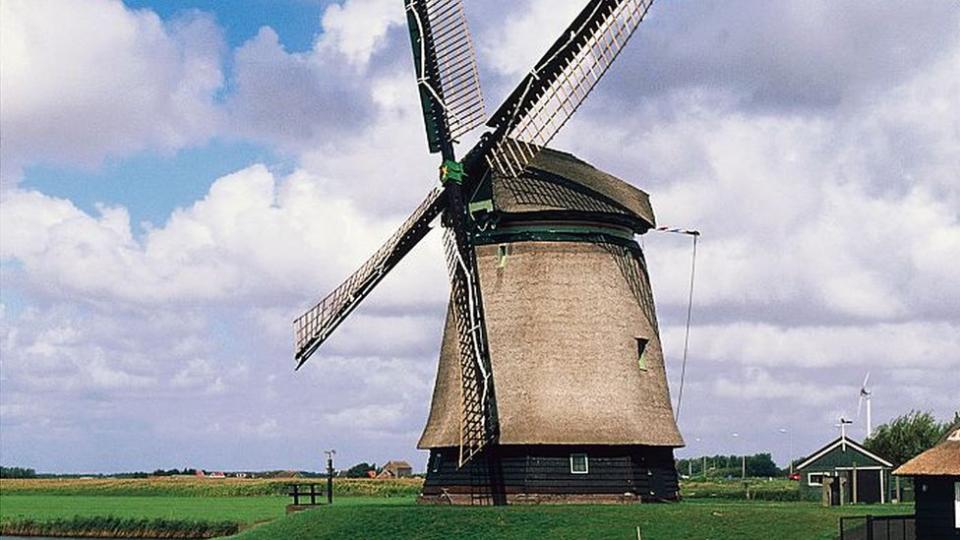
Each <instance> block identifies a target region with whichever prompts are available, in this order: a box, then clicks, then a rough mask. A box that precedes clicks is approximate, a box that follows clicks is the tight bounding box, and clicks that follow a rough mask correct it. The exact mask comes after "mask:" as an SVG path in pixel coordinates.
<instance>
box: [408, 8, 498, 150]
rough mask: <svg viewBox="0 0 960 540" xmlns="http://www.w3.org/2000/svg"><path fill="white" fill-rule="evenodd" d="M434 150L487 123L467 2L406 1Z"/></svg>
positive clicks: (420, 87)
mask: <svg viewBox="0 0 960 540" xmlns="http://www.w3.org/2000/svg"><path fill="white" fill-rule="evenodd" d="M404 5H405V6H406V10H407V26H408V27H409V29H410V40H411V43H412V45H413V57H414V65H415V68H416V71H417V86H418V87H419V89H420V101H421V104H422V107H423V115H424V122H425V123H426V128H427V141H428V144H429V146H430V151H431V152H439V151H441V149H442V148H443V147H444V146H445V145H449V144H452V143H453V142H454V141H456V139H457V138H458V137H459V136H460V135H463V134H464V133H467V132H468V131H470V130H472V129H473V128H475V127H477V126H479V125H481V124H483V123H484V121H485V119H486V112H485V110H484V105H483V93H482V92H481V90H480V72H479V70H478V69H477V59H476V53H475V52H474V47H473V39H472V38H471V36H470V29H469V27H468V26H467V17H466V14H465V13H464V10H463V3H462V2H461V0H405V1H404Z"/></svg>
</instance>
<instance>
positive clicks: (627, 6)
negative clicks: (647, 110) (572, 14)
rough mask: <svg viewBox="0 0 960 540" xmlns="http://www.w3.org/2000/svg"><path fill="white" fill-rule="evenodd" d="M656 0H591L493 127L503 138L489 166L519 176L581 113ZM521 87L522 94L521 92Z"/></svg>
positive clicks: (490, 156)
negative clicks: (582, 106)
mask: <svg viewBox="0 0 960 540" xmlns="http://www.w3.org/2000/svg"><path fill="white" fill-rule="evenodd" d="M652 3H653V0H619V1H617V0H599V1H595V2H591V3H590V4H592V5H588V6H587V7H586V8H585V9H584V11H583V12H582V13H581V16H579V17H578V19H581V18H583V16H584V15H586V18H585V19H584V20H582V22H581V24H580V26H579V27H576V28H573V29H570V30H569V33H568V34H567V35H568V36H569V37H567V38H566V40H565V41H564V39H563V38H561V40H559V41H558V42H557V43H556V44H555V45H554V47H552V48H551V51H552V52H548V54H547V56H545V57H544V58H543V59H542V60H541V61H540V63H538V64H537V66H536V67H534V68H533V70H531V72H530V74H529V75H527V77H526V78H525V80H524V81H523V82H522V83H521V85H520V87H519V88H518V91H519V92H520V93H519V95H517V93H516V92H515V93H514V95H511V99H516V102H515V103H513V104H512V107H513V108H512V110H509V111H506V113H507V114H508V116H507V117H506V118H498V117H494V118H493V119H492V120H491V124H493V125H494V126H495V127H498V128H500V131H499V132H500V133H501V136H500V138H499V140H497V141H496V142H494V143H493V145H492V148H491V149H490V151H489V152H488V153H487V155H486V160H487V164H488V165H489V166H490V167H492V168H494V169H496V170H497V171H498V172H499V173H500V174H503V175H505V176H511V177H517V176H519V175H520V173H521V172H522V171H523V170H524V168H526V166H527V164H529V163H530V162H531V161H532V160H533V159H534V157H536V155H537V153H538V152H539V151H540V149H542V148H543V147H545V146H546V145H547V144H548V143H549V142H550V140H551V139H553V137H554V135H556V134H557V132H558V131H559V130H560V128H561V127H563V125H564V124H565V123H566V122H567V120H568V119H569V118H570V117H571V116H572V115H573V113H574V112H575V111H576V110H577V108H578V107H579V106H580V104H581V103H583V100H584V99H586V97H587V95H589V94H590V91H591V90H593V88H594V86H596V84H597V82H598V81H599V80H600V78H601V77H603V74H604V73H606V71H607V69H608V68H609V67H610V65H611V64H613V61H614V60H616V58H617V56H618V55H619V54H620V51H622V50H623V47H624V46H625V45H626V44H627V41H628V40H629V39H630V36H632V35H633V32H634V31H635V30H636V29H637V26H638V25H639V24H640V21H642V20H643V17H644V16H645V15H646V13H647V11H648V10H649V9H650V5H651V4H652ZM521 89H522V90H521Z"/></svg>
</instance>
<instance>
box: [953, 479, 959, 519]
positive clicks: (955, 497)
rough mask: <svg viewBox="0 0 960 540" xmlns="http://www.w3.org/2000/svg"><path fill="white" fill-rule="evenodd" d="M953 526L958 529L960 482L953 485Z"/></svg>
mask: <svg viewBox="0 0 960 540" xmlns="http://www.w3.org/2000/svg"><path fill="white" fill-rule="evenodd" d="M953 524H954V525H955V526H956V528H958V529H960V482H954V483H953Z"/></svg>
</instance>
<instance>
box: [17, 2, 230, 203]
mask: <svg viewBox="0 0 960 540" xmlns="http://www.w3.org/2000/svg"><path fill="white" fill-rule="evenodd" d="M0 10H2V11H0V24H2V27H0V35H2V36H3V37H2V40H3V42H2V43H3V47H2V48H0V50H2V53H0V63H2V64H3V69H4V76H3V81H2V85H0V96H2V97H0V100H2V102H0V103H2V108H3V117H2V130H3V133H4V145H3V162H4V166H3V177H4V181H5V183H7V184H9V183H10V182H11V181H15V180H16V179H17V177H18V176H19V174H20V168H21V167H23V166H26V165H29V164H32V163H36V162H41V161H43V162H53V163H59V164H70V165H76V164H80V165H85V166H95V165H97V164H99V163H100V161H101V160H102V159H103V158H104V157H106V156H110V155H123V154H127V153H129V152H132V151H137V150H141V149H145V148H159V149H168V150H172V149H177V148H181V147H183V146H186V145H189V144H193V143H196V142H198V141H202V140H205V139H206V138H207V137H208V136H210V135H211V134H212V133H213V132H214V131H215V130H216V125H217V123H218V121H219V120H218V112H217V110H216V107H215V106H214V103H213V93H214V92H215V91H217V89H218V88H219V87H220V85H221V83H222V73H221V69H220V54H221V50H222V47H223V38H222V36H221V31H220V28H219V27H218V26H217V25H216V23H215V22H214V21H213V19H212V18H211V17H209V16H207V15H203V14H200V13H191V14H188V15H185V16H183V17H182V18H181V19H179V20H176V21H173V22H164V21H161V20H160V18H159V17H157V15H156V14H155V13H153V12H152V11H148V10H141V11H131V10H128V9H126V8H125V7H124V6H123V4H122V3H120V2H119V1H115V0H96V1H90V2H67V1H56V0H40V1H26V0H10V1H5V2H3V3H2V6H0Z"/></svg>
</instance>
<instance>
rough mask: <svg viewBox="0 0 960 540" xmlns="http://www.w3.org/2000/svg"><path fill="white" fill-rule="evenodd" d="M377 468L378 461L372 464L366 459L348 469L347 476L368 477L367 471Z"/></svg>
mask: <svg viewBox="0 0 960 540" xmlns="http://www.w3.org/2000/svg"><path fill="white" fill-rule="evenodd" d="M375 470H377V465H376V463H374V464H370V463H367V462H366V461H364V462H363V463H357V464H356V465H354V466H353V467H350V468H349V469H347V473H346V476H347V478H366V477H367V471H375Z"/></svg>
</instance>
